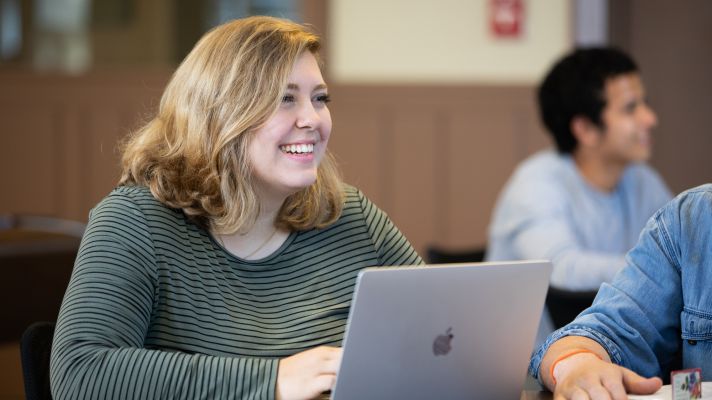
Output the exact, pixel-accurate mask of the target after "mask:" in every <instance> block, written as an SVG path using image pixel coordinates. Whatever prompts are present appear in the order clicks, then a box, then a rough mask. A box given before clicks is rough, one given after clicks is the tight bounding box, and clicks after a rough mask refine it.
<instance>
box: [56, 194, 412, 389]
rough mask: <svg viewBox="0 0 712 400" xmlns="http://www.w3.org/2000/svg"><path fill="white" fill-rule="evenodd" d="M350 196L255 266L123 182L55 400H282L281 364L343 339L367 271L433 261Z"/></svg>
mask: <svg viewBox="0 0 712 400" xmlns="http://www.w3.org/2000/svg"><path fill="white" fill-rule="evenodd" d="M346 194H347V196H346V203H345V207H344V211H343V213H342V215H341V217H340V219H339V220H338V221H337V222H335V223H334V224H332V225H331V226H329V227H327V228H324V229H313V230H309V231H302V232H293V233H292V234H291V235H290V236H289V237H288V239H287V240H286V242H285V243H284V244H283V245H282V247H281V248H280V249H278V250H277V251H276V252H275V253H274V254H272V255H270V256H268V257H266V258H263V259H261V260H254V261H246V260H242V259H240V258H238V257H235V256H233V255H232V254H230V253H228V252H226V251H225V250H224V249H223V248H222V247H221V246H220V245H219V244H218V243H217V242H216V241H215V240H214V239H213V238H212V237H211V236H210V235H209V234H208V233H207V232H206V231H204V230H202V229H200V228H198V227H197V226H195V225H194V224H192V223H190V222H188V221H187V220H186V218H185V217H184V215H183V213H182V212H181V211H180V210H174V209H171V208H168V207H166V206H165V205H163V204H161V203H160V202H158V201H157V200H156V199H155V198H154V197H153V196H152V195H151V193H150V192H149V190H148V189H146V188H144V187H119V188H117V189H115V190H114V191H113V192H112V193H111V194H110V195H109V196H107V197H106V198H105V199H104V200H103V201H102V202H101V203H100V204H99V205H97V207H96V208H95V209H94V210H93V211H92V213H91V216H90V221H89V226H88V228H87V231H86V233H85V236H84V238H83V240H82V244H81V248H80V251H79V255H78V256H77V261H76V264H75V267H74V272H73V274H72V278H71V281H70V283H69V287H68V289H67V293H66V294H65V298H64V301H63V304H62V308H61V310H60V315H59V319H58V321H57V329H56V332H55V337H54V343H53V349H52V357H51V383H52V393H53V396H54V398H55V399H78V398H82V399H83V398H91V399H95V398H97V399H132V398H135V399H148V398H186V399H195V398H225V399H228V398H236V399H273V398H274V397H275V385H276V377H277V366H278V361H279V358H282V357H286V356H289V355H292V354H295V353H297V352H300V351H303V350H306V349H309V348H312V347H315V346H320V345H329V346H340V344H341V341H342V338H343V333H344V328H345V324H346V318H347V316H348V312H349V306H350V304H351V298H352V295H353V289H354V283H355V279H356V275H357V273H358V272H359V271H360V270H361V269H363V268H365V267H369V266H382V265H411V264H421V263H422V260H421V259H420V257H419V256H418V255H417V254H416V252H415V251H414V250H413V248H412V247H411V246H410V244H409V243H408V241H407V240H406V238H405V237H404V236H403V235H402V234H401V233H400V232H399V231H398V229H397V228H396V227H395V226H394V225H393V224H392V223H391V221H390V220H389V219H388V217H387V215H386V214H385V213H383V212H382V211H381V210H379V209H378V208H377V207H376V206H374V205H373V203H371V202H370V201H369V200H368V199H367V198H366V197H365V196H364V195H363V194H362V193H361V192H360V191H358V190H357V189H355V188H353V187H350V186H347V187H346Z"/></svg>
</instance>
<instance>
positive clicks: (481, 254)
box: [425, 246, 487, 264]
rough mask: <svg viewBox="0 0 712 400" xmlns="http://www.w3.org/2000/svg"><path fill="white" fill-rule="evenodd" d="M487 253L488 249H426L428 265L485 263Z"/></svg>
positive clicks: (435, 247)
mask: <svg viewBox="0 0 712 400" xmlns="http://www.w3.org/2000/svg"><path fill="white" fill-rule="evenodd" d="M486 252H487V248H486V247H473V248H470V249H459V250H447V249H443V248H441V247H437V246H430V247H428V248H427V249H426V254H425V257H426V259H427V262H428V264H449V263H463V262H481V261H484V259H485V253H486Z"/></svg>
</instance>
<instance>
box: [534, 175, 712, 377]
mask: <svg viewBox="0 0 712 400" xmlns="http://www.w3.org/2000/svg"><path fill="white" fill-rule="evenodd" d="M711 224H712V185H705V186H701V187H699V188H695V189H692V190H689V191H687V192H685V193H683V194H681V195H680V196H678V197H677V198H676V199H675V200H674V201H672V202H670V203H669V204H668V205H667V206H665V207H664V208H662V209H661V210H660V211H659V212H657V213H656V214H655V215H654V216H653V217H652V218H651V219H650V221H649V222H648V224H647V225H646V227H645V229H644V230H643V232H642V234H641V236H640V240H639V242H638V244H637V245H636V246H635V247H634V248H633V249H632V250H631V251H630V252H629V253H628V255H627V257H626V260H627V265H626V266H625V267H624V268H623V270H622V271H621V273H620V274H618V275H617V276H616V278H615V279H614V280H613V282H611V283H610V284H605V283H604V284H603V285H602V286H601V290H600V291H599V293H598V296H597V297H596V300H595V301H594V303H593V305H592V306H591V307H590V308H589V309H587V310H585V311H584V312H583V313H582V314H581V315H579V316H578V317H577V318H576V319H575V320H574V321H573V322H572V323H571V324H569V325H567V326H565V327H563V328H562V329H560V330H559V331H557V332H555V333H554V334H552V335H551V336H550V337H549V339H548V340H547V341H546V342H545V343H544V345H542V347H541V348H540V349H539V350H538V351H537V352H536V353H535V355H534V357H533V358H532V362H531V364H530V373H532V374H533V375H535V376H536V375H538V372H539V365H540V363H541V359H542V357H543V355H544V353H545V352H546V350H547V349H548V348H549V346H550V345H551V344H552V343H553V342H555V341H556V340H558V339H560V338H561V337H564V336H572V335H574V336H583V337H588V338H591V339H593V340H596V341H597V342H598V343H599V344H601V346H603V347H604V348H605V349H606V351H607V352H608V354H609V355H610V356H611V359H612V361H613V362H615V363H617V364H619V365H622V366H624V367H626V368H629V369H632V370H633V371H635V372H637V373H639V374H641V375H644V376H664V375H665V374H666V373H668V372H669V369H670V367H671V366H672V363H673V361H674V360H675V355H676V353H677V352H678V351H679V350H680V348H681V347H682V348H683V351H682V355H683V367H684V368H691V367H701V368H702V370H703V376H704V378H705V379H710V374H709V373H705V372H704V371H705V370H709V369H710V368H712V359H710V357H709V354H710V349H712V341H711V339H712V335H710V327H712V317H711V315H712V298H711V297H710V296H709V285H710V282H711V279H712V247H711V246H710V243H712V230H711V229H710V226H712V225H711Z"/></svg>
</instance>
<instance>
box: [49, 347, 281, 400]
mask: <svg viewBox="0 0 712 400" xmlns="http://www.w3.org/2000/svg"><path fill="white" fill-rule="evenodd" d="M58 346H59V349H58V351H57V354H53V357H52V374H51V381H52V394H53V397H54V398H55V399H65V398H66V399H69V398H72V399H74V398H95V397H102V398H107V399H142V398H155V399H173V398H190V399H207V398H220V399H240V398H255V399H273V398H274V390H275V386H276V376H277V363H278V360H276V359H275V360H272V359H258V358H240V357H218V356H208V355H203V354H187V353H182V352H166V351H159V350H148V349H139V348H102V347H99V346H96V345H86V344H82V343H79V342H76V343H73V344H72V343H68V342H67V341H62V340H60V341H59V342H58Z"/></svg>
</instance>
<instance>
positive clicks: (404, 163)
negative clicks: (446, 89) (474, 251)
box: [387, 107, 444, 256]
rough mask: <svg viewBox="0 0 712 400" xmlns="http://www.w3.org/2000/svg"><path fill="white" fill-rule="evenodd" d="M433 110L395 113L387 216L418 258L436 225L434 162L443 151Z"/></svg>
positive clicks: (404, 110)
mask: <svg viewBox="0 0 712 400" xmlns="http://www.w3.org/2000/svg"><path fill="white" fill-rule="evenodd" d="M438 117H439V115H438V112H437V109H436V108H434V107H415V108H411V107H405V109H400V110H398V111H396V112H395V113H394V125H393V153H392V159H393V160H392V164H391V170H392V174H391V175H390V177H391V182H389V186H390V187H391V188H392V197H391V198H392V202H391V203H390V204H388V208H387V212H388V213H389V215H390V217H391V219H392V220H393V221H394V223H395V224H396V225H397V226H398V228H400V230H401V231H402V232H403V233H404V234H405V235H406V237H407V238H408V239H409V240H410V243H411V244H412V245H413V246H414V247H415V249H416V250H417V251H418V253H419V254H420V255H421V256H425V249H426V247H427V246H428V245H429V244H431V243H432V241H433V238H434V237H435V236H436V234H435V232H437V231H438V226H439V225H440V224H441V223H442V221H438V218H437V217H438V212H437V211H438V210H437V206H436V204H437V197H438V195H439V193H438V190H437V189H438V185H437V180H438V178H440V177H438V176H437V175H436V170H437V165H436V161H437V160H438V159H440V157H438V153H440V152H442V151H443V149H442V148H441V147H440V146H439V145H440V141H439V140H438V139H439V138H441V137H442V136H443V132H442V131H443V125H444V123H443V121H442V119H441V118H438Z"/></svg>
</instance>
